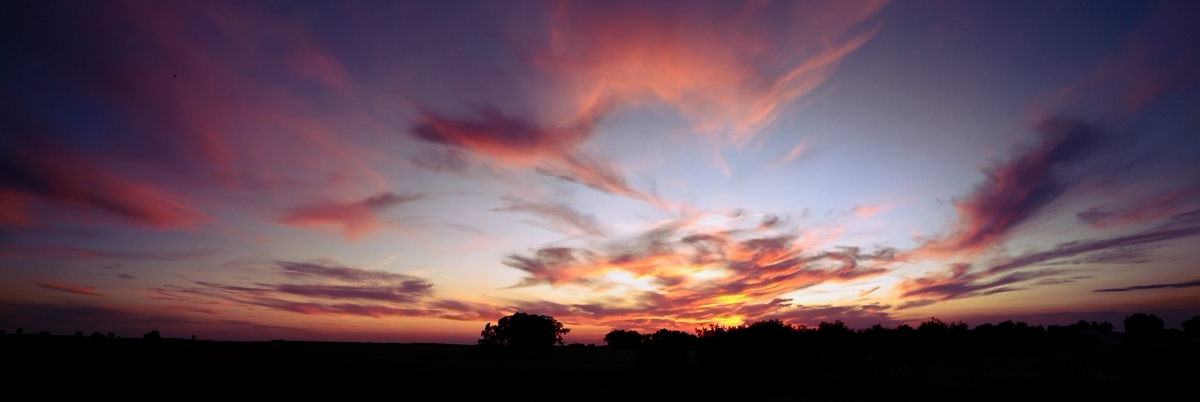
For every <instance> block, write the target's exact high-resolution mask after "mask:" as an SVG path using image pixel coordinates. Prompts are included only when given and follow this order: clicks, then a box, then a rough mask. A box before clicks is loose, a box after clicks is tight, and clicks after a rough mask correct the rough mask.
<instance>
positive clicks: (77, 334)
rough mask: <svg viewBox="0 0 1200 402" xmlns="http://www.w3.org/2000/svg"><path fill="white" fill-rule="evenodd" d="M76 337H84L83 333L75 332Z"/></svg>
mask: <svg viewBox="0 0 1200 402" xmlns="http://www.w3.org/2000/svg"><path fill="white" fill-rule="evenodd" d="M75 336H78V337H82V336H83V331H75Z"/></svg>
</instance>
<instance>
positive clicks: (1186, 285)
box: [1093, 280, 1200, 292]
mask: <svg viewBox="0 0 1200 402" xmlns="http://www.w3.org/2000/svg"><path fill="white" fill-rule="evenodd" d="M1197 286H1200V280H1195V281H1191V282H1182V283H1158V284H1154V285H1139V286H1128V287H1123V288H1110V289H1096V290H1093V292H1128V291H1132V290H1152V289H1183V288H1194V287H1197Z"/></svg>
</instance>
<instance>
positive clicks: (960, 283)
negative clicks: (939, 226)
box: [897, 212, 1200, 300]
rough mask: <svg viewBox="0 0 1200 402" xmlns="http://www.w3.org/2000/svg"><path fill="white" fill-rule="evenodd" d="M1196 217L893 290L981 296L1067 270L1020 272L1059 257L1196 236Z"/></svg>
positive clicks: (954, 269)
mask: <svg viewBox="0 0 1200 402" xmlns="http://www.w3.org/2000/svg"><path fill="white" fill-rule="evenodd" d="M1197 216H1200V214H1197V213H1196V212H1189V213H1185V214H1179V215H1176V216H1174V217H1173V218H1172V219H1170V220H1169V222H1167V223H1165V224H1162V225H1160V226H1158V227H1155V228H1151V229H1148V230H1145V231H1142V232H1139V233H1134V234H1130V235H1125V236H1116V237H1111V238H1107V239H1094V240H1078V241H1071V242H1066V243H1060V244H1058V245H1056V246H1055V247H1054V248H1051V249H1048V250H1043V251H1037V252H1030V253H1026V254H1024V255H1020V256H1016V257H1010V258H1006V259H1003V260H1001V261H999V262H997V263H994V264H992V265H990V266H988V267H987V268H985V269H982V270H974V271H972V266H971V265H970V264H952V265H951V267H950V269H949V270H947V271H945V272H942V273H939V274H937V275H933V276H926V277H922V278H917V279H909V280H905V281H903V282H901V283H900V284H898V285H897V289H899V290H900V291H901V293H902V297H917V296H920V297H923V298H933V299H937V300H947V299H951V298H956V297H969V296H975V295H983V294H984V293H982V292H986V291H989V290H994V289H995V288H998V287H1000V286H1004V285H1010V284H1014V283H1019V282H1024V281H1027V280H1031V279H1036V278H1040V277H1045V276H1052V275H1057V274H1059V273H1064V272H1069V271H1070V270H1063V269H1044V270H1039V271H1020V270H1021V269H1024V268H1029V267H1033V266H1038V265H1041V264H1044V263H1047V262H1051V261H1055V260H1059V259H1063V258H1071V257H1077V256H1085V255H1087V254H1091V253H1104V252H1109V251H1112V250H1125V249H1128V248H1129V247H1137V246H1143V245H1147V244H1154V243H1159V242H1165V241H1171V240H1175V239H1181V238H1186V237H1192V236H1197V235H1200V222H1197V220H1198V219H1197ZM1101 255H1104V254H1101ZM1010 271H1017V272H1012V273H1008V274H1006V275H1004V276H1002V277H1000V278H998V279H994V280H990V281H988V279H989V278H991V277H993V276H996V275H1000V274H1004V273H1007V272H1010Z"/></svg>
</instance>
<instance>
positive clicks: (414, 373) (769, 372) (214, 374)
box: [0, 335, 1200, 401]
mask: <svg viewBox="0 0 1200 402" xmlns="http://www.w3.org/2000/svg"><path fill="white" fill-rule="evenodd" d="M0 356H3V363H2V364H3V366H5V367H7V368H8V369H6V370H5V371H9V372H10V374H7V375H6V376H5V377H6V380H9V381H11V382H9V383H10V384H12V385H11V386H21V385H23V384H34V383H41V382H43V381H45V380H47V379H51V380H53V384H59V385H58V386H52V387H51V389H52V390H54V391H56V392H61V391H71V390H75V391H86V392H85V393H87V394H89V395H91V396H102V395H106V394H108V395H109V396H133V395H136V394H138V393H146V394H147V395H154V394H157V393H158V392H159V391H155V392H151V391H149V390H160V389H161V390H171V391H167V392H168V393H167V394H165V395H159V396H179V395H181V394H180V393H196V394H205V393H211V394H227V395H228V393H229V392H235V391H236V392H239V393H245V392H254V393H257V394H261V395H273V396H276V397H280V396H285V395H301V396H303V395H306V394H307V395H309V396H311V395H313V394H312V393H313V392H321V391H335V392H339V393H350V394H359V393H364V392H366V393H371V394H376V393H378V394H377V395H382V396H386V397H387V399H395V400H488V401H496V400H556V401H577V400H622V401H635V400H692V401H695V400H730V401H737V400H772V401H785V400H799V401H808V400H814V401H826V400H835V401H842V400H879V399H886V400H1014V399H1023V400H1030V399H1033V400H1040V399H1046V398H1056V399H1058V398H1062V399H1064V400H1156V399H1157V400H1164V399H1167V400H1197V399H1196V398H1197V395H1200V394H1198V393H1197V389H1198V388H1197V387H1198V385H1197V384H1200V380H1198V379H1200V341H1197V340H1196V339H1184V340H1180V341H1176V342H1169V343H1160V344H1153V345H1122V346H1116V347H1112V346H1108V347H1106V346H1098V345H1091V346H1072V347H1062V348H1056V349H1053V350H1038V351H1034V352H1030V353H1006V354H997V355H992V356H985V357H978V358H973V357H970V356H952V355H946V356H938V357H935V358H923V359H914V358H911V357H909V358H904V359H898V358H895V357H889V356H879V355H873V354H868V353H856V352H854V351H813V353H811V354H810V355H809V356H808V357H807V358H800V359H796V360H795V361H788V362H778V361H777V360H776V361H774V362H772V359H771V357H770V356H765V355H763V356H748V357H746V358H745V359H737V360H732V361H728V362H726V363H722V364H717V363H711V362H703V361H696V359H695V353H692V354H691V357H692V358H691V359H689V360H687V361H684V360H682V359H675V360H674V361H670V360H668V361H665V362H663V361H659V360H658V357H659V356H662V355H656V354H655V353H653V351H651V352H649V353H648V352H647V351H646V350H641V351H639V350H636V349H617V348H609V347H555V348H553V350H551V351H549V352H533V353H516V352H513V351H481V350H480V349H479V348H478V347H476V346H467V345H439V344H372V343H325V342H213V341H194V340H184V339H158V340H143V339H91V338H85V337H63V336H29V335H25V336H12V335H9V336H3V337H0ZM910 356H911V355H910ZM755 362H762V364H756V363H755ZM247 395H249V394H247Z"/></svg>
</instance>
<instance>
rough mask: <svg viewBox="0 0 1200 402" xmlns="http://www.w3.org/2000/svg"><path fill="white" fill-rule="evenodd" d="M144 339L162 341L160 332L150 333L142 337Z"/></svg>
mask: <svg viewBox="0 0 1200 402" xmlns="http://www.w3.org/2000/svg"><path fill="white" fill-rule="evenodd" d="M142 339H162V336H161V335H159V334H158V331H150V332H147V333H146V334H145V335H142Z"/></svg>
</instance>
